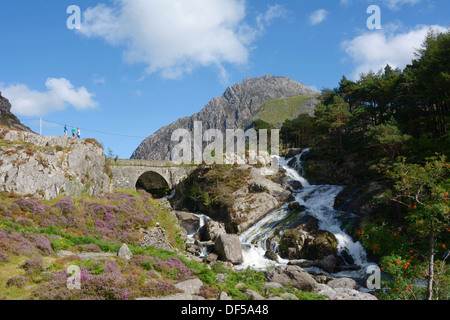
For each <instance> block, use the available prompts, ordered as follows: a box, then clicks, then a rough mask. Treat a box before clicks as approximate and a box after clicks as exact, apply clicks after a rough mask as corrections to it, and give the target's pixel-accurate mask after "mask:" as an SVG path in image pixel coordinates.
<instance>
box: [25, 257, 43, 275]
mask: <svg viewBox="0 0 450 320" xmlns="http://www.w3.org/2000/svg"><path fill="white" fill-rule="evenodd" d="M20 267H21V268H22V269H24V270H25V271H26V272H27V274H36V273H39V272H40V271H42V270H43V269H44V262H43V261H42V258H40V257H39V258H31V259H28V260H26V261H25V262H24V263H23V264H22V265H21V266H20Z"/></svg>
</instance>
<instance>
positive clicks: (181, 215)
mask: <svg viewBox="0 0 450 320" xmlns="http://www.w3.org/2000/svg"><path fill="white" fill-rule="evenodd" d="M175 215H176V216H177V218H178V221H179V222H180V226H181V227H182V228H183V229H184V230H186V232H187V233H188V234H194V233H196V232H197V231H198V229H200V218H199V217H197V216H196V215H195V214H193V213H190V212H183V211H175Z"/></svg>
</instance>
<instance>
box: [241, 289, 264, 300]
mask: <svg viewBox="0 0 450 320" xmlns="http://www.w3.org/2000/svg"><path fill="white" fill-rule="evenodd" d="M242 293H243V294H245V295H246V296H247V297H250V300H266V299H265V298H264V297H263V296H262V295H260V294H259V293H258V292H256V291H253V290H250V289H245V290H244V291H242Z"/></svg>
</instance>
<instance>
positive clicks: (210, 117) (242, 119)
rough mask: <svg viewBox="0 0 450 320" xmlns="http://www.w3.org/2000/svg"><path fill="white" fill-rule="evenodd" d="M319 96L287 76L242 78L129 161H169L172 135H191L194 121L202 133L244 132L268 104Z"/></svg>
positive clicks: (165, 129)
mask: <svg viewBox="0 0 450 320" xmlns="http://www.w3.org/2000/svg"><path fill="white" fill-rule="evenodd" d="M318 94H319V93H318V92H317V91H315V90H313V89H311V88H309V87H307V86H306V85H304V84H303V83H300V82H298V81H296V80H293V79H291V78H288V77H280V76H272V75H265V76H262V77H260V78H245V79H244V81H243V82H241V83H237V84H235V85H233V86H230V87H228V88H227V89H226V90H225V92H224V94H223V95H222V96H221V97H216V98H213V99H212V100H211V101H210V102H209V103H208V104H207V105H206V106H205V107H204V108H203V109H202V110H200V111H199V112H198V113H196V114H194V115H192V116H187V117H183V118H180V119H178V120H176V121H174V122H172V123H171V124H169V125H166V126H163V127H162V128H160V129H159V130H158V131H156V132H155V133H154V134H152V135H150V136H149V137H147V138H146V139H145V140H144V141H143V142H142V143H141V144H140V145H139V147H138V148H137V149H136V150H135V151H134V152H133V154H132V156H131V159H148V160H170V155H171V150H172V148H173V147H174V142H172V141H171V135H172V133H173V132H174V131H175V130H177V129H181V128H183V129H186V130H188V131H190V132H191V133H192V132H193V128H194V122H195V121H200V122H202V123H203V129H204V130H208V129H219V130H221V131H222V132H225V130H226V129H244V130H245V129H247V128H249V127H250V126H251V124H252V121H253V120H255V118H254V116H255V114H256V113H257V112H258V110H259V109H260V108H261V107H262V106H263V104H264V103H266V102H267V101H270V100H274V99H282V98H287V97H292V96H303V95H312V96H317V95H318ZM299 107H301V106H299Z"/></svg>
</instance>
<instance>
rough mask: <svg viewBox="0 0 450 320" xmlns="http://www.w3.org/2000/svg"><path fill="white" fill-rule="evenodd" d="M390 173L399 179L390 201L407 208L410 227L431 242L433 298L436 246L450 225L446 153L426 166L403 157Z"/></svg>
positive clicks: (449, 176) (449, 171) (429, 284)
mask: <svg viewBox="0 0 450 320" xmlns="http://www.w3.org/2000/svg"><path fill="white" fill-rule="evenodd" d="M389 175H390V176H391V178H393V179H394V181H396V182H395V184H394V186H393V190H392V193H391V194H389V197H390V200H391V201H394V202H396V203H400V204H401V205H403V206H405V207H407V209H408V214H407V216H406V221H408V222H409V224H410V228H411V230H415V231H416V232H415V237H414V238H417V239H424V240H426V242H427V243H428V245H427V247H428V248H427V251H428V252H427V263H428V268H427V269H428V273H427V277H426V278H427V289H426V299H427V300H431V299H432V298H433V282H434V279H435V254H436V246H437V243H438V242H439V241H440V238H441V237H442V236H443V235H444V233H445V232H447V230H449V228H450V214H449V209H450V207H449V203H448V201H450V198H449V190H450V164H449V163H447V162H446V158H445V156H441V157H433V158H428V159H427V162H426V164H425V165H424V166H420V165H419V164H407V163H406V160H405V159H403V160H402V162H400V163H397V164H395V166H394V168H393V170H392V171H389ZM444 246H445V244H444ZM416 249H417V250H420V247H419V246H418V245H416Z"/></svg>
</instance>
